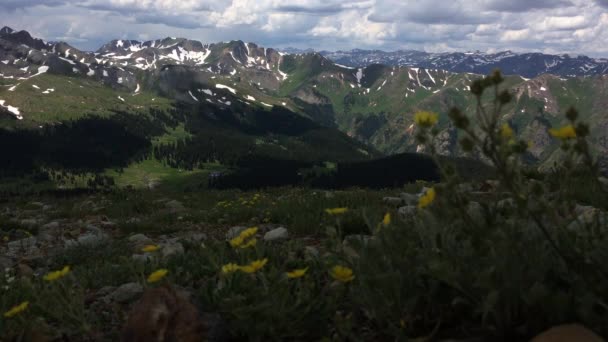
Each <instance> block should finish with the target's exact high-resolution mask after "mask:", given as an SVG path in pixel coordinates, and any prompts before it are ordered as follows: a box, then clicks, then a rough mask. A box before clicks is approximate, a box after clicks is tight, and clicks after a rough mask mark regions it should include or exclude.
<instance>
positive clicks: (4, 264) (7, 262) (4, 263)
mask: <svg viewBox="0 0 608 342" xmlns="http://www.w3.org/2000/svg"><path fill="white" fill-rule="evenodd" d="M11 267H13V261H12V260H11V259H10V258H7V257H5V256H1V255H0V271H4V270H5V269H7V268H11Z"/></svg>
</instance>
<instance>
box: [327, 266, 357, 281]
mask: <svg viewBox="0 0 608 342" xmlns="http://www.w3.org/2000/svg"><path fill="white" fill-rule="evenodd" d="M329 275H330V276H331V277H332V278H334V279H336V280H337V281H339V282H342V283H348V282H349V281H352V280H353V279H355V276H354V275H353V270H352V269H350V268H348V267H345V266H340V265H336V266H334V267H333V268H332V269H331V270H330V271H329Z"/></svg>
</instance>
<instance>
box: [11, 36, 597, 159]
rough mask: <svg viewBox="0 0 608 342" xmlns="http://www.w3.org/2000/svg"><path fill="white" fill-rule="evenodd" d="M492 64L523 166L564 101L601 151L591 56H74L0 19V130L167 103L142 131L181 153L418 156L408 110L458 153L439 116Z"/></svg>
mask: <svg viewBox="0 0 608 342" xmlns="http://www.w3.org/2000/svg"><path fill="white" fill-rule="evenodd" d="M292 52H294V51H292ZM496 67H499V68H501V69H502V70H503V71H504V72H505V73H506V74H508V75H510V76H507V77H506V81H505V83H504V87H506V88H507V89H509V90H510V91H511V93H512V94H513V95H514V101H513V102H512V103H511V104H509V106H507V107H506V108H505V112H504V116H503V118H502V119H503V120H504V121H505V122H509V123H510V124H511V125H512V126H513V127H514V129H515V131H516V133H517V134H519V135H520V136H522V137H524V138H525V139H527V140H528V141H529V142H530V145H531V149H530V155H529V157H530V159H531V160H534V161H537V162H539V163H541V165H552V163H553V162H554V161H555V158H557V155H558V154H559V153H558V150H559V146H558V144H557V143H556V142H555V141H554V140H553V139H551V137H550V136H549V134H548V133H547V129H548V128H549V127H551V126H555V125H560V124H562V123H563V122H564V116H563V113H564V111H565V110H566V109H567V108H568V107H569V106H575V107H577V108H578V109H579V111H580V112H581V116H582V118H583V119H584V120H586V121H588V122H590V123H591V124H592V125H591V127H592V139H591V140H592V145H593V147H594V150H595V151H596V152H597V154H598V156H600V157H602V158H604V156H606V155H608V154H607V152H608V142H607V138H606V132H608V110H606V108H608V75H606V74H607V73H608V61H607V60H603V59H591V58H588V57H582V56H579V57H575V58H571V57H569V56H565V55H564V56H550V55H543V54H515V53H511V52H503V53H498V54H482V53H473V54H468V53H462V54H461V53H446V54H430V53H424V52H415V51H405V52H395V53H384V52H380V51H364V50H353V51H350V52H333V53H328V52H323V53H316V52H307V53H286V52H281V51H278V50H275V49H272V48H265V47H260V46H258V45H256V44H253V43H245V42H242V41H231V42H222V43H214V44H203V43H201V42H198V41H194V40H188V39H183V38H174V37H168V38H164V39H159V40H153V41H146V42H139V41H133V40H112V41H110V42H108V43H107V44H105V45H103V46H102V47H101V48H100V49H99V50H97V51H95V52H85V51H80V50H78V49H76V48H74V47H72V46H70V45H69V44H66V43H63V42H52V43H51V42H45V41H43V40H41V39H37V38H34V37H32V36H31V35H30V34H29V33H28V32H26V31H18V32H17V31H14V30H12V29H11V28H8V27H4V28H3V29H2V30H0V127H5V128H8V129H12V130H15V129H42V128H44V127H48V126H56V125H61V124H62V123H64V122H66V121H73V120H79V119H83V118H87V117H90V116H91V115H98V116H101V117H113V116H114V115H115V113H117V112H124V113H131V114H132V113H144V114H142V116H141V117H149V116H150V114H149V111H150V110H152V109H153V110H155V111H172V112H173V113H175V112H176V108H177V109H178V111H180V113H177V114H175V115H174V118H173V119H172V125H171V127H164V128H162V127H161V128H159V130H160V132H161V133H162V134H161V133H159V137H157V138H155V139H157V140H159V139H160V141H172V142H173V143H174V145H175V146H178V147H179V150H180V151H181V152H180V153H181V154H180V158H179V159H180V160H182V161H183V160H185V159H196V158H190V157H185V155H184V154H186V153H188V152H187V151H191V150H192V149H193V148H194V147H192V148H190V149H189V148H188V147H187V146H188V145H189V144H194V145H193V146H198V147H201V146H208V145H209V144H213V146H215V147H214V148H216V149H217V148H218V147H217V146H218V145H221V144H222V141H227V140H226V139H228V140H230V144H231V145H230V146H235V144H238V145H239V146H241V149H242V150H243V151H246V153H249V154H251V153H257V152H259V151H262V150H263V151H265V152H264V153H265V154H270V155H273V156H280V157H289V158H301V157H302V156H304V155H308V156H311V155H314V156H315V158H312V159H320V160H322V159H336V158H337V159H340V158H342V159H365V158H371V157H373V156H379V155H381V154H395V153H401V152H422V151H423V149H422V147H421V146H418V145H417V143H416V141H415V138H414V123H413V116H414V113H416V112H417V111H419V110H432V111H435V112H437V113H439V116H440V120H439V126H438V127H439V128H440V130H441V133H440V135H439V137H440V139H439V141H438V143H437V144H438V147H439V151H440V152H441V153H442V154H444V155H449V156H461V155H462V153H461V152H460V150H459V149H458V146H457V141H458V132H457V130H456V129H455V128H454V127H453V126H452V125H451V124H450V121H449V119H448V118H447V112H448V111H449V109H450V108H451V107H452V106H459V107H460V108H462V109H463V110H465V111H466V112H468V113H472V111H473V110H474V108H475V104H474V102H473V100H474V97H473V96H472V94H471V93H470V92H469V85H470V84H471V82H472V81H473V80H475V79H477V78H480V77H481V76H482V74H484V73H487V72H490V71H492V70H493V69H494V68H496ZM183 112H188V113H189V114H188V115H189V116H188V115H186V116H184V115H181V114H183ZM180 115H181V116H180ZM219 127H221V129H220V128H219ZM220 131H221V132H223V133H222V135H221V137H220V136H216V135H217V134H219V133H218V132H220ZM209 137H211V138H209ZM213 137H215V138H216V140H214V138H213ZM237 137H238V138H237ZM241 138H242V139H241ZM205 139H207V140H205ZM237 140H238V141H237ZM177 141H181V143H179V144H178V143H177ZM211 141H213V142H211ZM176 148H177V147H176ZM252 151H253V152H252ZM269 151H271V152H269ZM332 151H333V152H332ZM174 152H175V151H174ZM243 153H245V152H243ZM178 154H179V153H173V154H171V155H172V158H177V157H176V155H178ZM200 158H203V157H200ZM205 158H207V159H209V156H208V155H207V156H206V157H205ZM173 162H175V160H173ZM200 163H202V161H200V160H199V164H200ZM195 164H196V163H195ZM199 164H197V165H199ZM192 165H193V164H192V163H190V166H192Z"/></svg>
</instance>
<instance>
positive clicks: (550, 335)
mask: <svg viewBox="0 0 608 342" xmlns="http://www.w3.org/2000/svg"><path fill="white" fill-rule="evenodd" d="M603 341H604V340H603V339H602V338H601V337H599V336H598V335H596V334H595V333H594V332H593V331H591V330H589V329H587V328H585V327H583V326H582V325H579V324H569V325H560V326H557V327H553V328H551V329H549V330H547V331H545V332H544V333H542V334H540V335H538V336H536V337H535V338H533V339H532V341H531V342H603Z"/></svg>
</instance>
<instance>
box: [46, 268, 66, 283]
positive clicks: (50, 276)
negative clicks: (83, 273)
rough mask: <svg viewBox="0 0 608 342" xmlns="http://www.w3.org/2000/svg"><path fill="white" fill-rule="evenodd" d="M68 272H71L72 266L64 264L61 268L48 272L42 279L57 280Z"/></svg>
mask: <svg viewBox="0 0 608 342" xmlns="http://www.w3.org/2000/svg"><path fill="white" fill-rule="evenodd" d="M68 273H70V266H64V267H63V268H62V269H61V270H58V271H53V272H49V273H47V274H46V275H45V276H44V277H42V279H44V280H46V281H55V280H57V279H60V278H63V277H65V276H66V275H67V274H68Z"/></svg>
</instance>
